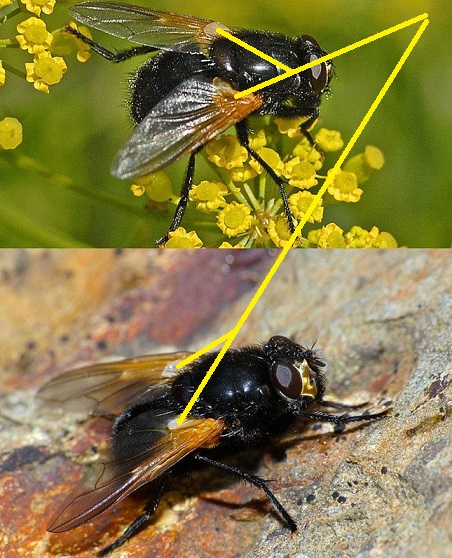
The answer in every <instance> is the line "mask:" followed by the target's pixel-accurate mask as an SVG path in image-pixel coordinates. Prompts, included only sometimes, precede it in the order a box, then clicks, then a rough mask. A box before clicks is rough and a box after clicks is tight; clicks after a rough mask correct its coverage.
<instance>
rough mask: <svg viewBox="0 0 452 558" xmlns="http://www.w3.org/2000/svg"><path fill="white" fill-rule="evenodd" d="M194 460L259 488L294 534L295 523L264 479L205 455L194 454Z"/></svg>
mask: <svg viewBox="0 0 452 558" xmlns="http://www.w3.org/2000/svg"><path fill="white" fill-rule="evenodd" d="M195 459H197V460H198V461H202V462H203V463H207V464H208V465H213V466H214V467H219V468H220V469H223V470H224V471H227V472H228V473H231V474H232V475H234V476H236V477H238V478H239V479H242V480H244V481H246V482H249V483H250V484H253V485H254V486H256V487H257V488H260V489H261V490H262V491H263V492H265V495H266V496H267V498H269V500H271V502H272V503H273V505H274V506H275V508H276V509H277V510H278V512H279V513H280V515H281V516H282V518H283V519H284V521H285V522H286V524H287V526H288V527H289V529H290V530H291V531H292V533H294V532H295V531H296V530H297V529H298V528H297V524H296V523H295V521H294V519H293V518H292V516H291V515H290V514H289V512H288V511H287V510H286V509H285V508H284V506H283V505H282V504H281V502H280V501H279V500H278V499H277V498H276V496H275V495H274V494H273V492H272V491H271V490H270V489H269V488H268V486H267V482H268V481H265V480H264V479H262V478H261V477H257V476H256V475H251V474H250V473H246V472H245V471H241V470H240V469H237V467H232V466H231V465H226V464H225V463H220V462H219V461H215V460H214V459H210V458H209V457H206V456H205V455H201V454H196V455H195Z"/></svg>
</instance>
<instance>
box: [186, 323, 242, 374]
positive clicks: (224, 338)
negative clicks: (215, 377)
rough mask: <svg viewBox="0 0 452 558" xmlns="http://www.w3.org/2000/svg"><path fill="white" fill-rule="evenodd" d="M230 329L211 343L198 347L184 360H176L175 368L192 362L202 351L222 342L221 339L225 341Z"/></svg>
mask: <svg viewBox="0 0 452 558" xmlns="http://www.w3.org/2000/svg"><path fill="white" fill-rule="evenodd" d="M231 331H232V330H231ZM231 331H228V332H227V333H225V334H224V335H222V336H221V337H218V339H215V341H212V343H209V344H208V345H206V346H205V347H203V348H202V349H200V350H199V351H197V352H196V353H193V354H192V355H190V356H189V357H187V358H185V359H184V360H181V361H180V362H178V363H177V364H176V368H177V369H180V368H183V367H184V366H187V364H190V362H193V361H194V360H196V359H197V358H199V357H200V356H202V355H203V354H204V353H207V351H210V349H214V348H215V347H217V346H218V345H220V344H221V343H223V341H226V339H227V338H228V337H229V335H230V334H231Z"/></svg>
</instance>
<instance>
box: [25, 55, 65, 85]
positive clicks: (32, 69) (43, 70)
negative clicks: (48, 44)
mask: <svg viewBox="0 0 452 558" xmlns="http://www.w3.org/2000/svg"><path fill="white" fill-rule="evenodd" d="M25 69H26V71H27V81H29V82H30V83H33V85H34V88H35V89H37V90H38V91H42V92H43V93H48V92H49V85H54V84H55V83H58V82H59V81H60V80H61V78H62V77H63V74H64V73H65V72H66V70H67V66H66V63H65V61H64V60H63V59H62V58H61V57H60V56H56V57H55V58H52V55H51V54H50V52H48V51H43V52H38V53H37V54H35V57H34V62H30V63H25Z"/></svg>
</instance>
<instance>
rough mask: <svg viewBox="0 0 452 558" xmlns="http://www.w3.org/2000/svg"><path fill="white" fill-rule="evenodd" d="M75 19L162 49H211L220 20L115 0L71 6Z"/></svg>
mask: <svg viewBox="0 0 452 558" xmlns="http://www.w3.org/2000/svg"><path fill="white" fill-rule="evenodd" d="M69 13H70V14H71V15H72V16H74V18H75V19H77V20H78V21H80V22H81V23H84V24H86V25H89V26H90V27H94V29H99V30H100V31H104V32H105V33H108V34H110V35H113V36H115V37H120V38H122V39H127V40H128V41H130V42H132V43H138V44H139V45H147V46H151V47H155V48H157V49H161V50H175V51H179V52H200V51H201V50H202V49H201V48H200V47H204V51H205V50H206V49H207V48H208V46H209V45H210V43H211V42H212V41H213V40H214V38H215V37H218V36H219V35H217V33H216V31H215V30H216V28H217V27H221V28H222V29H227V27H225V26H224V25H222V24H221V23H219V22H214V21H210V20H207V19H200V18H196V17H192V16H187V15H182V14H173V13H166V12H159V11H157V10H150V9H149V8H144V7H141V6H127V5H121V4H114V3H112V2H84V3H82V4H76V5H75V6H72V8H70V9H69Z"/></svg>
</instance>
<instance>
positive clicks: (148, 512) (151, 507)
mask: <svg viewBox="0 0 452 558" xmlns="http://www.w3.org/2000/svg"><path fill="white" fill-rule="evenodd" d="M167 481H168V475H165V476H164V477H163V478H162V479H161V481H160V486H158V487H157V492H156V494H155V495H154V496H153V497H152V498H151V499H150V500H149V502H148V503H147V504H146V506H145V507H144V511H143V513H142V514H141V515H140V516H139V517H137V519H135V521H134V522H133V523H132V524H131V525H129V527H127V529H126V530H125V531H124V533H123V534H122V535H121V536H120V537H119V538H117V539H116V540H115V541H113V542H112V543H111V544H109V545H108V546H106V547H105V548H103V549H102V550H100V551H99V552H98V553H97V556H106V555H107V554H110V552H112V551H113V550H115V549H116V548H118V547H120V546H122V545H123V544H124V543H126V542H127V541H128V540H129V539H130V538H131V537H133V535H134V534H135V533H136V532H137V531H139V530H140V529H141V527H142V526H143V525H144V524H145V523H146V522H147V521H149V519H150V517H151V516H152V515H153V514H154V512H155V510H156V509H157V507H158V505H159V504H160V500H161V499H162V496H163V493H164V491H165V487H166V483H167Z"/></svg>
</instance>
